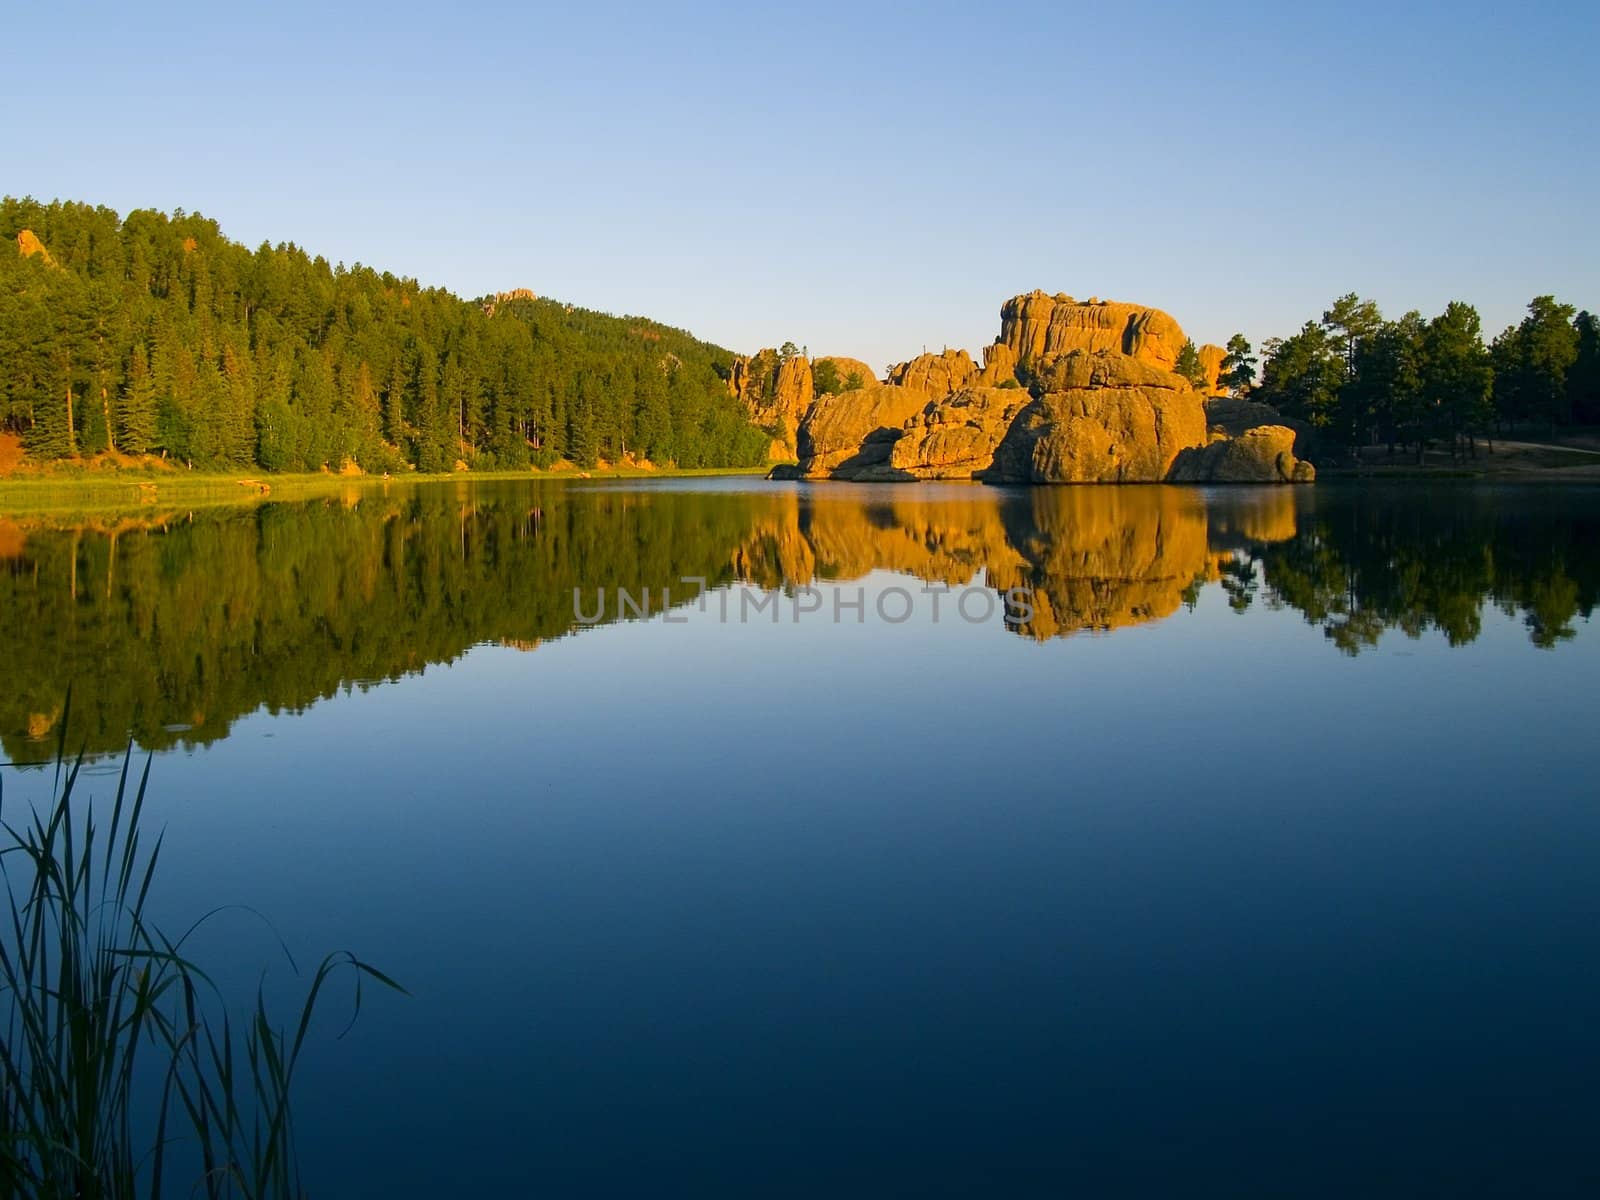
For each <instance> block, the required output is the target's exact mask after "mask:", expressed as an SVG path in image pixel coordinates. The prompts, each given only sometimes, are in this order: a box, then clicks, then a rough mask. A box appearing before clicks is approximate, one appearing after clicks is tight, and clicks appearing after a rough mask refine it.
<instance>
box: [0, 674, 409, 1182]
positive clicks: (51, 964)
mask: <svg viewBox="0 0 1600 1200" xmlns="http://www.w3.org/2000/svg"><path fill="white" fill-rule="evenodd" d="M68 711H69V713H70V697H69V700H68ZM62 726H63V731H64V730H65V727H66V720H65V719H63V722H62ZM65 750H66V738H65V733H64V732H63V734H62V735H61V738H60V741H59V743H58V747H57V759H56V771H55V781H54V787H53V789H52V795H53V799H52V801H51V803H49V804H48V805H47V806H46V807H44V808H43V809H42V810H30V811H29V812H27V813H25V814H23V816H22V818H21V819H20V820H18V821H17V823H16V824H13V823H12V814H10V813H8V812H7V811H5V809H4V806H3V795H0V881H3V883H4V888H5V895H4V897H3V898H0V1033H3V1036H4V1040H3V1041H0V1196H3V1197H7V1198H8V1200H9V1198H12V1197H15V1198H17V1200H57V1198H65V1197H82V1198H84V1200H124V1198H127V1200H133V1198H134V1197H151V1198H156V1197H161V1196H163V1195H174V1196H206V1197H290V1196H302V1195H304V1194H305V1188H304V1186H303V1184H302V1181H301V1179H300V1174H299V1169H298V1166H297V1163H296V1159H295V1145H294V1123H293V1121H292V1119H291V1116H290V1106H289V1096H290V1089H291V1085H292V1084H293V1082H294V1075H295V1069H296V1066H297V1065H298V1063H299V1061H300V1055H301V1052H302V1050H303V1049H304V1047H305V1043H306V1035H307V1032H308V1030H309V1029H310V1025H311V1019H312V1016H313V1013H314V1012H315V1010H316V1008H317V1004H318V1001H319V1000H320V999H322V998H323V996H324V995H325V988H326V986H327V984H328V983H329V982H330V980H331V979H333V978H334V977H335V976H336V975H338V974H341V973H344V972H350V973H351V974H353V976H354V982H355V1004H356V1011H357V1012H358V1013H359V1010H360V1003H361V983H362V981H363V980H374V981H376V982H378V983H380V984H382V985H384V986H385V987H389V988H394V989H396V990H403V989H400V988H399V985H398V984H396V983H395V982H394V981H393V980H391V979H389V978H388V977H387V976H385V975H383V974H382V973H381V972H379V971H377V970H376V969H374V968H373V967H371V966H369V965H368V964H366V963H364V962H362V961H361V960H359V959H357V958H356V957H355V956H354V955H351V954H348V953H341V954H334V955H330V956H328V957H327V958H325V959H323V960H322V962H321V964H320V965H319V966H318V968H317V970H316V971H315V972H314V973H313V974H312V976H311V981H310V986H309V988H308V989H307V993H306V996H305V1000H304V1003H303V1005H302V1007H301V1010H300V1013H299V1015H298V1018H297V1020H296V1023H295V1025H294V1028H293V1032H292V1034H291V1033H290V1032H288V1031H287V1030H285V1029H284V1028H281V1027H278V1026H275V1025H274V1024H273V1022H272V1019H271V1018H270V1016H269V1014H268V1012H267V1009H266V1004H265V1001H264V1000H263V999H262V998H261V996H260V995H259V994H258V996H257V998H256V1004H255V1008H254V1012H253V1015H252V1016H251V1017H250V1019H249V1020H248V1021H247V1022H245V1023H244V1024H245V1027H244V1028H243V1029H240V1028H237V1027H236V1026H235V1025H234V1024H233V1022H232V1020H231V1019H230V1017H229V1015H228V1006H227V1005H226V1004H225V1003H224V999H223V997H222V996H221V995H220V994H218V992H217V989H216V988H215V986H214V985H213V984H212V983H211V980H210V979H209V977H208V976H207V975H206V973H205V972H204V970H202V969H201V967H200V966H198V965H197V964H195V963H194V962H192V961H191V960H190V959H189V958H188V957H187V956H186V953H185V950H184V945H185V942H186V940H187V937H188V934H185V935H184V936H181V937H178V938H177V939H175V940H174V939H171V938H169V937H168V936H167V935H166V934H164V933H163V932H162V931H161V930H159V929H157V928H156V927H155V926H154V925H153V924H152V923H151V922H150V920H149V919H148V917H147V915H146V914H147V911H148V908H147V905H148V901H149V898H150V896H151V893H152V890H153V888H154V887H155V885H156V884H157V883H158V881H159V870H158V866H159V861H160V855H161V843H162V836H161V835H157V836H156V837H155V838H154V840H153V842H152V841H150V840H149V839H148V838H147V836H146V834H145V832H144V831H143V829H142V828H141V825H142V821H143V819H144V815H145V795H146V785H147V784H148V782H149V774H150V763H149V760H148V759H146V761H145V765H144V769H143V771H142V772H141V774H140V777H139V779H138V780H137V783H133V781H132V779H131V777H130V767H131V765H132V758H133V753H132V747H131V745H130V747H129V750H128V755H127V757H126V758H125V759H124V761H123V769H122V774H121V777H120V779H119V781H118V784H117V790H116V795H115V798H114V800H113V802H112V804H111V813H110V819H109V823H107V824H104V825H102V824H101V823H100V821H99V820H98V819H97V817H98V815H99V814H97V813H96V811H95V809H94V807H93V805H92V804H91V803H89V802H88V801H86V800H84V799H81V798H80V797H79V795H78V792H79V768H80V767H81V766H82V761H83V760H82V756H81V755H80V756H79V758H78V760H77V761H76V762H74V763H73V764H72V765H71V766H70V767H69V766H66V755H65ZM130 785H132V786H130ZM204 919H205V918H202V920H201V922H197V923H196V925H195V926H191V927H190V930H189V933H193V931H194V929H195V928H198V926H199V924H200V923H203V921H204ZM291 961H292V960H291ZM353 1019H354V1018H352V1020H353ZM150 1104H154V1105H155V1110H154V1111H153V1112H152V1111H150V1108H149V1105H150Z"/></svg>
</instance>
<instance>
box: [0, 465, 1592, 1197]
mask: <svg viewBox="0 0 1600 1200" xmlns="http://www.w3.org/2000/svg"><path fill="white" fill-rule="evenodd" d="M618 589H622V591H623V592H624V593H625V596H620V595H619V594H618ZM944 589H948V590H944ZM575 591H576V593H577V594H576V596H575V595H574V593H575ZM663 597H665V600H666V602H667V603H668V604H670V606H671V607H670V609H669V610H668V611H665V612H663V611H662V608H663V604H662V601H663ZM1597 600H1600V491H1597V490H1588V489H1576V488H1567V487H1555V486H1543V487H1535V488H1523V489H1517V488H1510V487H1484V486H1465V485H1463V486H1460V487H1448V486H1446V487H1433V488H1429V489H1427V490H1423V489H1421V488H1419V487H1376V486H1375V487H1368V488H1364V489H1361V490H1356V489H1354V488H1341V487H1339V486H1336V485H1319V486H1317V487H1315V488H1311V489H1294V490H1290V489H1275V490H1274V489H1261V490H1257V489H1236V490H1231V491H1228V490H1217V491H1199V490H1184V489H1177V488H1160V487H1154V488H1055V489H1034V490H1015V491H1011V490H1005V489H998V488H982V487H967V486H937V485H919V486H916V487H904V486H902V487H894V486H884V487H867V486H852V485H843V484H825V485H820V486H806V485H785V484H774V483H766V482H761V481H754V480H744V479H728V480H683V481H655V482H649V483H643V484H633V483H626V484H622V483H618V484H610V483H602V482H598V481H597V482H592V483H582V484H580V483H570V484H549V483H546V484H499V483H495V484H488V483H484V484H472V483H461V484H437V485H426V486H418V487H406V486H403V485H399V484H396V485H394V486H392V487H391V488H389V489H388V490H387V491H383V490H377V489H373V488H368V489H365V490H352V491H351V492H350V493H349V494H348V495H346V496H341V497H337V498H334V499H329V500H319V501H316V502H311V503H304V504H267V505H264V506H262V507H259V508H254V509H249V510H244V509H238V510H203V511H195V512H192V513H191V512H185V511H178V512H168V511H155V510H152V511H149V512H146V513H142V514H139V515H137V516H133V515H130V516H127V517H125V518H121V519H106V520H101V521H95V522H89V523H71V522H60V521H55V522H53V521H49V520H38V519H21V518H3V517H0V646H3V650H0V680H3V683H4V686H3V687H0V745H3V751H4V755H3V756H4V758H5V759H6V760H8V762H9V763H11V764H13V765H11V766H8V767H7V768H5V770H4V781H5V789H6V797H7V805H8V808H9V806H10V804H12V803H14V802H16V799H17V798H18V797H37V796H42V795H44V793H45V791H46V790H47V788H48V783H49V779H48V775H47V773H46V772H45V771H42V770H39V769H34V768H31V767H27V766H24V765H16V764H29V763H41V762H45V761H47V760H49V759H50V758H51V756H52V755H53V754H54V747H55V743H56V738H57V736H58V731H59V722H60V721H61V720H62V715H63V709H64V702H65V697H66V693H67V689H68V687H69V685H70V686H71V687H72V689H73V695H72V718H71V729H70V730H69V741H70V742H71V744H73V745H77V744H79V743H80V742H82V743H84V744H85V745H86V748H87V749H88V751H89V752H90V754H91V755H92V756H96V758H95V762H94V764H93V765H92V767H91V768H90V769H91V770H93V771H94V772H95V773H96V775H95V779H94V784H95V786H94V788H93V789H92V790H94V791H95V793H96V794H97V795H98V794H104V793H109V791H110V790H111V789H112V788H113V787H114V774H113V772H114V771H115V770H116V768H117V766H118V764H119V755H120V752H121V749H122V747H123V746H124V745H125V744H126V742H127V739H128V737H129V736H130V734H131V735H132V736H133V738H134V739H135V740H136V741H137V743H138V744H139V745H140V746H142V747H147V748H150V749H152V750H154V751H155V752H156V756H155V761H154V765H153V768H152V792H153V796H154V799H153V802H152V803H153V805H154V807H155V810H156V813H155V816H156V820H157V821H159V822H161V823H164V824H165V826H166V828H167V844H166V849H165V850H164V852H163V853H164V856H165V867H166V870H165V872H164V877H163V879H162V880H161V882H160V884H159V888H160V895H159V897H158V901H159V907H160V910H161V914H162V916H163V918H164V919H165V920H166V922H167V923H168V924H169V925H172V926H179V927H181V926H182V925H186V924H187V923H188V921H189V920H190V919H192V918H193V917H195V916H197V915H199V914H200V913H201V912H204V911H206V910H208V909H210V908H212V907H214V906H216V905H219V904H230V905H247V906H250V907H251V908H253V909H255V910H258V911H259V912H260V913H263V914H265V915H266V916H267V917H269V918H270V920H271V922H272V924H273V926H274V928H275V929H276V930H277V931H278V933H281V935H282V937H283V938H284V940H285V941H286V942H287V943H288V945H289V946H290V947H292V948H293V949H294V951H295V953H296V955H297V956H298V958H299V960H300V963H301V966H302V968H304V967H305V966H306V965H307V960H310V961H312V962H314V961H315V960H316V959H317V958H318V957H320V955H321V954H322V953H324V952H325V951H329V950H335V949H344V948H349V949H352V950H355V951H357V952H358V953H359V954H361V955H362V956H363V957H364V958H366V959H368V960H370V961H372V962H374V963H376V964H378V965H379V966H381V967H383V968H384V969H385V970H387V971H389V972H390V973H391V974H393V975H395V976H396V977H398V978H399V979H400V980H401V981H402V982H403V983H404V984H405V985H406V987H407V988H408V989H409V990H410V991H411V993H412V996H411V998H409V999H407V998H402V997H398V996H392V995H375V994H373V993H371V992H369V993H368V995H367V997H366V1006H365V1008H364V1010H363V1012H362V1014H361V1017H360V1020H359V1021H358V1023H357V1024H356V1026H355V1028H354V1030H353V1031H352V1032H351V1033H350V1034H349V1036H347V1037H346V1038H344V1039H343V1040H336V1037H335V1035H336V1034H337V1032H338V1029H339V1027H340V1025H341V1024H342V1016H343V1014H342V1013H340V1014H336V1015H330V1017H329V1019H328V1020H326V1021H323V1022H320V1023H319V1026H318V1029H317V1031H316V1033H315V1035H314V1041H313V1045H312V1046H311V1048H310V1049H309V1050H308V1058H307V1061H306V1063H305V1068H304V1071H305V1073H304V1074H303V1076H302V1077H301V1079H300V1085H299V1091H298V1093H297V1121H298V1128H299V1133H300V1138H301V1148H302V1151H303V1155H304V1165H305V1168H306V1171H307V1173H308V1176H309V1179H310V1181H311V1182H312V1183H313V1185H314V1186H313V1195H321V1196H340V1197H366V1196H371V1197H380V1196H381V1197H396V1196H430V1197H432V1196H446V1195H462V1196H468V1195H470V1196H489V1195H497V1196H499V1195H506V1196H509V1195H522V1194H536V1193H542V1194H548V1195H553V1196H568V1195H572V1196H579V1195H597V1196H598V1195H618V1196H644V1195H657V1194H667V1193H673V1192H680V1191H681V1192H687V1193H688V1194H697V1195H706V1196H709V1195H795V1196H814V1195H822V1194H832V1195H863V1196H900V1195H916V1196H927V1195H1005V1196H1032V1195H1062V1194H1067V1193H1069V1192H1073V1193H1078V1194H1085V1195H1131V1194H1150V1195H1165V1196H1180V1195H1184V1196H1186V1195H1196V1194H1226V1195H1299V1196H1303V1195H1339V1196H1348V1195H1358V1194H1359V1195H1371V1194H1383V1195H1407V1196H1417V1195H1451V1196H1460V1195H1469V1194H1488V1195H1523V1196H1529V1195H1594V1194H1596V1190H1597V1189H1600V1155H1597V1154H1596V1153H1595V1149H1594V1141H1593V1139H1594V1134H1595V1128H1596V1121H1597V1119H1600V1099H1597V1087H1596V1075H1597V1068H1600V1028H1597V1025H1596V1014H1597V1013H1600V769H1597V765H1596V738H1597V732H1600V638H1597V636H1596V631H1595V629H1594V627H1593V626H1592V624H1591V622H1590V617H1589V614H1590V612H1591V610H1592V608H1593V606H1594V605H1595V603H1596V601H1597ZM646 605H648V607H647V608H646ZM635 612H637V613H639V614H640V615H637V616H636V615H634V614H635ZM619 613H620V614H621V617H622V619H618V617H619ZM202 938H203V940H202V942H201V944H200V945H198V946H197V947H196V953H197V955H198V956H199V957H200V958H201V959H202V961H205V962H206V963H208V964H214V965H215V966H216V968H217V971H216V973H217V975H218V977H219V979H220V981H221V982H222V983H223V985H224V986H225V987H227V988H229V989H230V991H231V992H232V993H233V994H237V995H240V996H241V999H242V1000H243V1001H244V1002H246V1003H248V1002H249V1001H250V1000H251V999H252V998H253V995H254V989H255V987H256V985H257V983H258V981H260V980H261V978H262V975H261V972H262V970H263V968H266V981H267V982H266V986H267V988H268V990H269V992H273V991H274V990H276V989H283V990H284V991H285V992H288V991H292V990H293V986H292V985H293V984H294V981H293V978H292V976H291V974H290V972H289V970H288V967H287V965H286V964H285V963H284V961H283V958H282V955H281V952H280V951H279V949H278V942H277V939H276V936H275V935H274V933H273V932H271V931H269V930H267V929H265V928H264V927H263V926H262V924H261V923H260V922H259V921H258V920H256V919H255V918H253V917H251V916H249V915H248V914H247V913H243V912H240V911H230V912H228V913H224V914H222V915H221V916H220V917H219V918H217V919H215V920H214V921H213V922H212V924H211V925H209V926H208V927H207V928H206V930H205V931H204V933H203V935H202ZM286 1019H287V1018H286Z"/></svg>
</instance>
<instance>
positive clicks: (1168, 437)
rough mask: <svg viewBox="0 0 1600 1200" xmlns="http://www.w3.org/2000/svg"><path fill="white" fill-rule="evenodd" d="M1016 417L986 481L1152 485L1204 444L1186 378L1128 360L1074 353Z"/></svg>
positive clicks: (1202, 422) (1202, 423) (1201, 417)
mask: <svg viewBox="0 0 1600 1200" xmlns="http://www.w3.org/2000/svg"><path fill="white" fill-rule="evenodd" d="M1042 384H1043V386H1044V387H1046V388H1047V389H1048V390H1047V391H1046V392H1045V393H1044V395H1042V396H1041V397H1040V398H1039V399H1037V400H1034V401H1032V402H1031V403H1029V404H1028V405H1027V406H1026V407H1024V408H1022V409H1021V411H1020V412H1019V413H1018V414H1017V416H1016V418H1015V420H1014V421H1013V422H1012V423H1011V425H1010V428H1009V429H1008V430H1007V431H1006V434H1005V437H1004V438H1003V439H1002V440H1001V443H1000V445H999V446H998V447H997V448H996V450H995V455H994V465H993V466H992V467H991V468H990V469H989V470H988V471H986V472H985V473H984V478H985V479H987V480H988V481H990V482H996V483H1158V482H1161V481H1162V480H1164V479H1166V477H1167V472H1168V470H1169V469H1170V468H1171V466H1172V464H1173V461H1174V460H1175V459H1176V458H1177V457H1178V455H1179V454H1180V453H1181V452H1183V451H1184V450H1189V449H1193V448H1195V447H1199V446H1204V445H1205V443H1206V418H1205V402H1204V401H1203V400H1202V398H1201V396H1200V394H1199V393H1198V392H1197V391H1195V390H1194V388H1193V387H1191V386H1190V385H1189V383H1188V381H1187V380H1185V379H1183V378H1181V377H1180V376H1177V375H1174V374H1172V373H1171V372H1169V371H1163V370H1160V369H1158V368H1156V367H1154V366H1151V365H1150V364H1148V363H1146V362H1143V361H1140V360H1139V359H1136V358H1133V357H1131V356H1129V355H1125V354H1118V353H1113V352H1108V351H1100V352H1097V353H1088V354H1086V353H1083V352H1081V351H1080V352H1076V353H1073V354H1069V355H1067V356H1066V357H1065V358H1063V359H1060V360H1058V361H1057V362H1055V363H1054V364H1053V365H1052V366H1051V367H1050V369H1049V370H1048V371H1047V372H1046V373H1045V375H1044V378H1043V380H1042Z"/></svg>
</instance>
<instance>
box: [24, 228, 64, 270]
mask: <svg viewBox="0 0 1600 1200" xmlns="http://www.w3.org/2000/svg"><path fill="white" fill-rule="evenodd" d="M17 252H18V253H19V254H21V255H22V257H23V258H32V257H33V256H34V255H38V256H39V261H40V262H42V263H44V265H45V266H47V267H53V266H55V265H56V260H55V259H53V258H51V257H50V251H48V250H46V249H45V247H44V243H43V242H41V241H40V240H39V238H38V237H37V235H35V234H34V232H33V230H31V229H19V230H17Z"/></svg>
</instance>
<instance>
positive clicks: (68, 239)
mask: <svg viewBox="0 0 1600 1200" xmlns="http://www.w3.org/2000/svg"><path fill="white" fill-rule="evenodd" d="M0 238H3V239H4V241H3V242H0V433H4V432H11V433H14V434H19V435H21V437H22V438H23V439H24V442H25V444H26V446H27V447H28V451H29V453H30V455H31V456H32V457H34V458H36V459H42V460H49V459H63V458H75V457H87V456H93V455H97V454H101V453H103V452H117V453H119V454H124V455H135V456H138V455H146V454H153V455H160V456H162V457H164V458H166V459H167V461H169V462H171V463H175V464H179V465H183V466H190V467H194V468H196V469H202V468H214V469H227V468H235V467H249V466H257V467H261V468H264V469H267V470H283V471H316V470H321V469H323V468H324V467H326V468H328V469H330V470H340V469H345V468H348V467H351V466H357V467H360V468H362V469H364V470H368V471H380V470H381V471H400V470H407V469H410V468H416V469H418V470H421V471H448V470H452V469H455V468H456V467H457V466H458V465H460V464H464V465H466V466H468V467H471V468H475V469H506V468H520V467H525V466H528V465H530V464H534V465H548V464H551V463H554V462H556V461H558V460H562V459H569V460H571V461H574V462H576V463H578V464H580V465H585V466H587V465H590V464H593V463H594V462H595V461H597V460H599V459H607V460H613V461H615V460H617V459H620V458H621V457H623V456H624V455H631V456H633V457H636V458H648V459H650V460H651V461H653V462H656V463H658V464H664V463H669V462H670V463H675V464H677V465H679V466H682V467H712V466H744V465H753V464H757V463H760V462H762V461H763V459H764V457H765V454H766V449H767V445H768V438H767V436H766V435H765V434H764V433H763V432H762V431H760V430H759V429H757V428H756V427H754V426H752V425H751V424H750V423H749V422H748V420H746V417H745V413H744V410H743V409H742V408H741V406H740V405H739V404H738V403H737V401H735V400H734V399H733V398H732V397H731V396H730V395H729V393H728V388H727V384H726V378H727V374H728V369H729V365H730V363H731V362H732V359H733V355H732V354H731V353H730V352H729V351H726V350H723V349H721V348H719V347H716V346H712V345H709V344H707V343H705V342H701V341H699V340H697V339H695V338H694V337H692V336H691V335H689V334H687V333H684V332H682V331H681V330H677V329H672V328H669V327H667V326H664V325H660V324H657V323H655V322H653V321H648V320H643V319H637V318H632V317H613V316H609V315H606V314H603V313H597V312H591V311H587V310H584V309H579V308H573V307H571V306H569V305H565V304H561V303H558V302H556V301H552V300H546V299H535V298H532V297H531V295H529V294H527V293H512V294H510V295H508V296H504V297H500V298H498V299H497V298H493V297H489V298H485V299H484V300H481V301H467V300H462V299H460V298H459V297H457V296H455V295H453V294H451V293H450V292H448V291H445V290H443V289H440V288H425V287H422V286H421V285H419V284H418V283H417V281H416V280H413V279H406V278H400V277H397V276H395V275H392V274H389V273H388V272H379V271H376V270H373V269H370V268H367V267H363V266H359V265H358V266H355V267H346V266H344V265H343V264H342V263H341V264H338V265H330V264H329V263H328V261H327V260H326V259H324V258H322V257H320V256H317V257H314V256H312V255H311V254H309V253H307V252H306V251H304V250H302V249H300V248H299V247H298V246H295V245H293V244H290V243H280V244H278V245H276V246H271V245H266V244H263V245H262V246H260V247H259V248H258V249H256V250H254V251H251V250H249V249H247V248H246V247H244V246H242V245H240V244H238V243H236V242H232V241H229V240H228V239H227V238H226V237H224V236H223V234H222V231H221V229H220V228H219V227H218V225H217V223H216V222H215V221H212V220H209V219H207V218H205V217H201V216H199V215H196V214H185V213H184V212H182V211H181V210H180V211H178V212H175V213H173V214H172V215H171V216H168V215H166V214H163V213H159V212H154V211H145V210H140V211H136V212H132V213H129V214H128V215H127V217H126V218H122V217H119V216H118V215H117V214H116V213H115V212H112V211H111V210H110V209H107V208H96V207H91V206H89V205H86V204H74V203H60V202H57V203H52V204H40V203H37V202H35V201H33V200H16V199H10V198H7V199H5V200H4V201H0Z"/></svg>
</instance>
